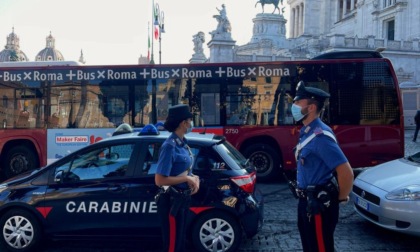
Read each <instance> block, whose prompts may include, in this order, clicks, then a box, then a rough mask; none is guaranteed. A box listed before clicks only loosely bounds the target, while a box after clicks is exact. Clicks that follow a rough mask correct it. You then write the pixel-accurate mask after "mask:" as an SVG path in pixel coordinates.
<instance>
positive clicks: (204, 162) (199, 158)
mask: <svg viewBox="0 0 420 252" xmlns="http://www.w3.org/2000/svg"><path fill="white" fill-rule="evenodd" d="M191 152H192V153H193V154H194V167H193V170H194V171H210V170H212V169H216V167H217V165H218V164H219V163H220V161H219V158H217V157H216V156H215V155H214V154H213V153H211V151H209V150H207V149H205V148H203V149H198V148H191Z"/></svg>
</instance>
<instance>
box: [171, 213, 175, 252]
mask: <svg viewBox="0 0 420 252" xmlns="http://www.w3.org/2000/svg"><path fill="white" fill-rule="evenodd" d="M175 240H176V220H175V216H172V215H170V214H169V252H174V251H175Z"/></svg>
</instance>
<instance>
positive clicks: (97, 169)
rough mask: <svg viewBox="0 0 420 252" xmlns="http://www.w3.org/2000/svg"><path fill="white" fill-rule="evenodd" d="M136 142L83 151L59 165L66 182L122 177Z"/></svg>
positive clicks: (58, 169)
mask: <svg viewBox="0 0 420 252" xmlns="http://www.w3.org/2000/svg"><path fill="white" fill-rule="evenodd" d="M133 149H134V144H120V145H110V146H105V147H101V148H97V149H93V150H90V151H88V152H85V153H81V154H79V155H77V156H75V158H73V159H72V160H71V161H70V162H68V163H66V164H64V165H62V166H60V167H58V168H57V169H56V173H57V172H58V171H63V172H64V176H63V180H64V182H76V181H82V180H89V179H103V178H109V177H122V176H124V175H125V173H126V171H127V168H128V163H129V161H130V157H131V154H132V152H133Z"/></svg>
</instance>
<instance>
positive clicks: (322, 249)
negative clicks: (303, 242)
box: [314, 214, 325, 252]
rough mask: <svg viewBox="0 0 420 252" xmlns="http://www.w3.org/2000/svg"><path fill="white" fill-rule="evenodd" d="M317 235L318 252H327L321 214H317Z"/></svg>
mask: <svg viewBox="0 0 420 252" xmlns="http://www.w3.org/2000/svg"><path fill="white" fill-rule="evenodd" d="M314 217H315V233H316V240H317V243H318V251H319V252H325V244H324V237H323V236H322V217H321V215H320V214H315V216H314Z"/></svg>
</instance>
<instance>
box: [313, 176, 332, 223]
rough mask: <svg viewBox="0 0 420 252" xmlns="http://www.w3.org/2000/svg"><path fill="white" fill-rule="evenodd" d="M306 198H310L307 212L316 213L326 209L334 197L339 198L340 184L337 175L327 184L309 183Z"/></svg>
mask: <svg viewBox="0 0 420 252" xmlns="http://www.w3.org/2000/svg"><path fill="white" fill-rule="evenodd" d="M305 194H306V199H307V200H308V207H307V209H306V210H307V212H308V214H310V215H315V214H318V213H321V212H323V211H325V209H326V208H328V207H329V206H330V205H331V203H332V200H333V199H336V200H337V199H338V184H337V180H336V179H335V177H332V178H331V180H330V181H329V182H328V183H327V184H325V185H309V186H308V187H307V188H306V190H305Z"/></svg>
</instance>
